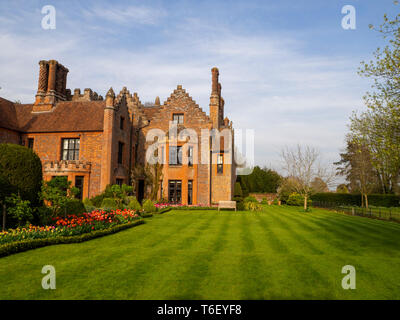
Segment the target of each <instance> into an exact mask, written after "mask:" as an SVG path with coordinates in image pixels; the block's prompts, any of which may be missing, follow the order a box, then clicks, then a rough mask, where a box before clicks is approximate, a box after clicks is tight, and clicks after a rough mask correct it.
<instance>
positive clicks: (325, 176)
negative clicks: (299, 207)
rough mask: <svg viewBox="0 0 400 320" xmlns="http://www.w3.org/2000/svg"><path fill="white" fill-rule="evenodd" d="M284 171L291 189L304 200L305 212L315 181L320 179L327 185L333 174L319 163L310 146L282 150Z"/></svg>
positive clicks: (315, 151) (316, 153)
mask: <svg viewBox="0 0 400 320" xmlns="http://www.w3.org/2000/svg"><path fill="white" fill-rule="evenodd" d="M281 157H282V160H283V163H284V170H285V171H286V172H287V175H288V177H292V178H293V179H291V181H292V187H293V189H294V191H295V192H297V193H298V194H300V195H301V196H302V197H303V198H304V210H305V211H307V209H308V208H307V201H308V198H309V197H310V195H311V193H312V190H313V189H312V185H313V182H314V181H315V179H321V180H322V181H324V182H325V183H326V184H327V185H329V184H330V183H332V181H333V179H334V176H335V172H334V170H328V169H327V168H325V167H323V166H322V165H321V163H320V153H319V151H318V150H317V149H315V148H313V147H310V146H304V147H302V146H300V145H297V147H296V148H292V149H290V148H289V147H286V148H284V149H283V150H282V151H281Z"/></svg>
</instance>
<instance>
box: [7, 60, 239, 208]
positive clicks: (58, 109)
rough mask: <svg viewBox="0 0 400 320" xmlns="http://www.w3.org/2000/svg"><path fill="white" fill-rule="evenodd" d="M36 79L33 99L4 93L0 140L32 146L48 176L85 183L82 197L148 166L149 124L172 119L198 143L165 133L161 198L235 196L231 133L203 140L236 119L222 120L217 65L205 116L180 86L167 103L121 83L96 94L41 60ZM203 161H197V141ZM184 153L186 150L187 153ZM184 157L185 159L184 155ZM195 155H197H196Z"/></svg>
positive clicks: (196, 200) (140, 187)
mask: <svg viewBox="0 0 400 320" xmlns="http://www.w3.org/2000/svg"><path fill="white" fill-rule="evenodd" d="M39 66H40V71H39V80H38V90H37V94H36V99H35V102H34V103H33V104H20V103H14V102H11V101H9V100H6V99H3V98H0V143H16V144H20V145H23V146H26V147H28V148H32V149H33V150H34V151H35V152H36V153H37V154H38V155H39V157H40V159H41V161H42V165H43V177H44V179H45V180H49V179H51V178H52V177H55V176H67V177H68V180H70V181H72V184H73V185H75V186H76V187H78V188H79V189H80V191H81V192H80V197H81V198H88V197H89V198H90V197H93V196H95V195H96V194H99V193H100V192H102V191H103V190H104V189H105V187H106V186H107V185H108V184H123V183H126V184H131V172H132V169H133V168H134V167H135V166H138V165H143V166H144V165H145V163H146V156H145V155H146V150H147V149H148V146H149V145H150V144H151V143H150V142H149V141H146V135H147V133H148V132H149V131H150V130H152V129H161V130H164V131H165V132H167V131H168V128H169V126H170V124H171V122H172V123H173V124H174V125H176V126H177V128H178V131H179V132H180V131H181V130H183V129H185V128H190V129H192V130H194V131H195V132H196V133H197V134H198V135H199V139H198V141H194V142H193V141H190V143H189V142H188V143H185V142H187V141H183V142H182V141H180V140H178V142H177V143H172V140H171V139H172V138H171V137H170V135H169V134H167V135H166V136H165V139H164V141H163V144H162V147H160V150H158V151H160V152H159V153H158V154H162V155H163V157H164V159H165V162H164V165H163V166H162V175H161V177H160V181H159V182H160V183H159V186H160V187H159V191H158V192H159V193H158V195H159V198H165V199H168V201H170V202H175V203H182V204H201V205H210V204H212V203H216V202H218V201H219V200H231V198H232V197H233V186H234V182H235V180H236V174H235V171H236V169H235V165H234V164H233V163H234V162H233V161H231V162H229V161H226V160H227V159H228V158H230V159H233V156H234V155H233V150H234V148H233V146H234V141H233V138H231V139H226V138H225V137H223V138H221V137H219V138H218V139H220V140H219V141H221V144H220V145H221V147H220V148H218V149H216V148H214V146H213V144H212V142H211V139H209V138H203V137H202V138H200V136H201V131H202V130H204V129H208V130H212V129H216V130H214V131H217V132H222V131H223V130H225V131H228V132H230V133H232V137H233V128H232V122H231V121H229V119H228V118H224V100H223V98H222V97H221V84H220V83H219V80H218V77H219V72H218V69H217V68H213V69H212V71H211V72H212V86H211V87H212V90H211V96H210V115H207V114H206V113H205V112H203V110H202V109H201V108H200V107H199V106H198V105H197V104H196V102H195V101H194V100H193V99H192V98H191V97H190V96H189V95H188V93H187V92H186V91H185V90H184V89H183V88H182V86H180V85H178V86H177V88H176V89H175V90H174V91H173V92H172V94H171V95H170V97H169V98H168V99H167V100H166V101H165V102H164V103H163V104H161V103H160V99H159V98H158V97H157V98H156V99H155V103H154V104H152V105H148V104H146V105H143V104H142V103H141V101H140V100H139V97H138V95H137V94H136V93H134V94H131V93H130V92H129V90H127V88H126V87H124V88H123V89H122V90H121V91H120V92H119V94H115V93H114V91H113V89H112V88H110V90H109V91H108V92H107V94H106V95H105V98H104V99H103V97H102V96H100V95H98V94H97V93H96V92H94V91H92V90H91V89H85V90H84V91H83V93H82V92H81V91H80V89H75V90H74V92H73V93H72V92H71V90H70V89H67V87H66V84H67V74H68V71H69V70H68V69H67V68H66V67H65V66H63V65H62V64H60V63H58V62H57V61H55V60H49V61H40V62H39ZM201 143H202V144H203V145H202V148H203V149H202V150H206V153H207V156H206V157H205V158H207V161H206V162H203V161H200V157H201V155H200V145H201ZM182 155H184V156H183V157H182ZM182 158H185V159H186V161H185V160H182ZM196 160H198V161H196ZM136 184H137V185H136V186H135V187H136V188H135V190H136V193H137V196H138V198H139V199H142V198H143V197H144V196H145V192H146V190H147V189H146V186H145V183H144V181H143V180H140V179H139V180H138V181H137V182H136Z"/></svg>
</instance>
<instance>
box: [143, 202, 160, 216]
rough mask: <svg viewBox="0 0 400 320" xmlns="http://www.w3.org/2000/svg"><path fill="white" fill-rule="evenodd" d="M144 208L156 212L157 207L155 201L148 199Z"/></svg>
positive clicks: (145, 210) (148, 211) (149, 211)
mask: <svg viewBox="0 0 400 320" xmlns="http://www.w3.org/2000/svg"><path fill="white" fill-rule="evenodd" d="M143 210H144V212H147V213H152V212H156V211H157V208H156V206H155V205H154V203H153V201H151V200H150V199H147V200H145V201H144V203H143Z"/></svg>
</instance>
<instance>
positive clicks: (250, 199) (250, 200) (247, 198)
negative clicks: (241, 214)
mask: <svg viewBox="0 0 400 320" xmlns="http://www.w3.org/2000/svg"><path fill="white" fill-rule="evenodd" d="M244 202H245V203H246V202H257V203H258V200H257V199H256V198H255V197H253V196H248V197H246V198H244Z"/></svg>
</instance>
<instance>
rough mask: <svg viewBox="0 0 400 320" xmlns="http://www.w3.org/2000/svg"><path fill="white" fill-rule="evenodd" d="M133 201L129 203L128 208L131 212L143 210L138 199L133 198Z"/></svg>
mask: <svg viewBox="0 0 400 320" xmlns="http://www.w3.org/2000/svg"><path fill="white" fill-rule="evenodd" d="M132 198H133V199H132V200H131V201H129V204H128V208H129V209H131V210H135V211H140V210H142V206H141V205H140V203H139V201H138V200H137V199H136V197H132Z"/></svg>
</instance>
